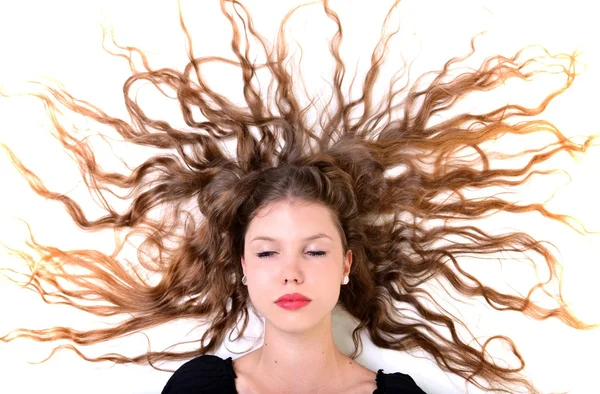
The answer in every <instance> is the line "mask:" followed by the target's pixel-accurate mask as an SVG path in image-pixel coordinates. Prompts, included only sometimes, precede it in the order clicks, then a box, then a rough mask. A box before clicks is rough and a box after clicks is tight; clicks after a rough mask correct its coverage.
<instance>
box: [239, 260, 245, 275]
mask: <svg viewBox="0 0 600 394" xmlns="http://www.w3.org/2000/svg"><path fill="white" fill-rule="evenodd" d="M240 261H241V262H242V271H243V272H244V275H246V274H245V272H246V261H245V260H244V258H243V257H241V258H240Z"/></svg>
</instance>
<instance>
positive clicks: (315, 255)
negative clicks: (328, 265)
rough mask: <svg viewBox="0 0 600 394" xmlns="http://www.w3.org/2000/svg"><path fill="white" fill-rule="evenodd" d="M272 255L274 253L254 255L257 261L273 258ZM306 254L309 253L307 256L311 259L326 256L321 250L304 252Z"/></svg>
mask: <svg viewBox="0 0 600 394" xmlns="http://www.w3.org/2000/svg"><path fill="white" fill-rule="evenodd" d="M274 253H275V252H260V253H257V254H256V256H257V257H258V258H259V259H264V258H270V257H273V254H274ZM306 253H309V254H310V255H311V256H312V257H324V256H325V254H326V253H325V252H324V251H322V250H311V251H309V252H306Z"/></svg>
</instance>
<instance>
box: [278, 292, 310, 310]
mask: <svg viewBox="0 0 600 394" xmlns="http://www.w3.org/2000/svg"><path fill="white" fill-rule="evenodd" d="M309 302H310V298H308V297H306V296H305V295H304V294H300V293H293V294H286V295H283V296H281V297H279V298H278V299H277V301H275V303H276V304H277V305H278V306H280V307H282V308H284V309H289V310H294V309H300V308H303V307H305V306H306V305H308V303H309Z"/></svg>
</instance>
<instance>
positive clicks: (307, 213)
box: [233, 165, 357, 330]
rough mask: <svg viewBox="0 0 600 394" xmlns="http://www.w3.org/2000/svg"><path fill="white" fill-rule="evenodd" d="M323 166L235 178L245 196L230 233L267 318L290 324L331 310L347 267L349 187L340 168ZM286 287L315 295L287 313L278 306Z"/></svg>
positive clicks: (352, 220)
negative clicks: (235, 241)
mask: <svg viewBox="0 0 600 394" xmlns="http://www.w3.org/2000/svg"><path fill="white" fill-rule="evenodd" d="M328 169H330V170H331V171H330V172H328V171H327V169H325V168H323V167H322V168H319V167H318V166H315V165H307V166H293V165H283V166H279V167H276V168H271V169H268V170H265V171H262V172H260V173H258V174H254V175H253V176H252V179H248V180H242V182H240V183H241V184H242V185H243V186H242V188H241V189H242V190H245V191H246V193H250V194H249V195H248V196H247V198H245V199H244V203H243V204H242V205H241V206H240V208H239V210H238V214H237V223H236V224H235V225H234V226H233V229H234V231H233V232H234V239H236V240H237V249H238V258H239V261H240V263H241V271H242V273H243V275H246V277H247V283H246V285H247V291H248V296H249V299H250V301H251V302H252V305H253V306H254V307H255V308H256V309H257V310H258V311H259V312H260V313H261V314H262V315H263V316H265V318H266V319H268V320H269V321H271V322H272V323H274V324H278V323H279V324H292V323H293V324H294V326H293V327H291V326H290V327H289V329H290V330H301V329H302V326H309V325H311V324H314V323H316V322H317V321H320V320H321V319H322V318H323V317H324V316H326V315H327V314H328V313H331V311H332V310H333V308H334V307H335V305H336V304H337V303H338V301H339V296H340V291H341V286H342V285H343V279H344V276H345V275H349V276H350V272H351V267H352V263H353V253H352V248H351V244H353V243H354V242H355V241H354V238H356V237H355V236H352V234H353V233H354V231H355V229H354V227H356V221H357V219H356V216H357V210H356V204H355V202H354V193H353V191H352V188H351V184H350V183H348V182H347V178H346V174H345V173H344V172H343V171H342V170H340V169H339V168H335V167H330V168H328ZM242 194H243V193H242ZM349 235H350V237H349ZM288 293H302V294H303V295H305V296H307V297H308V298H310V299H311V300H312V301H311V303H310V304H309V305H308V306H306V307H305V308H303V310H302V312H303V313H293V314H290V313H289V312H288V311H286V310H284V309H281V308H280V307H279V306H278V305H276V304H275V300H277V299H278V298H279V297H280V296H282V295H284V294H288ZM286 314H287V316H288V317H293V318H294V321H293V322H292V320H291V319H287V318H284V316H286ZM282 328H283V327H282Z"/></svg>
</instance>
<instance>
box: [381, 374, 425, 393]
mask: <svg viewBox="0 0 600 394" xmlns="http://www.w3.org/2000/svg"><path fill="white" fill-rule="evenodd" d="M384 379H385V383H384V387H385V392H386V394H427V393H425V392H424V391H423V390H421V388H420V387H419V386H417V384H416V383H415V381H414V380H413V378H411V377H410V375H407V374H404V373H400V372H394V373H388V374H385V376H384Z"/></svg>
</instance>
